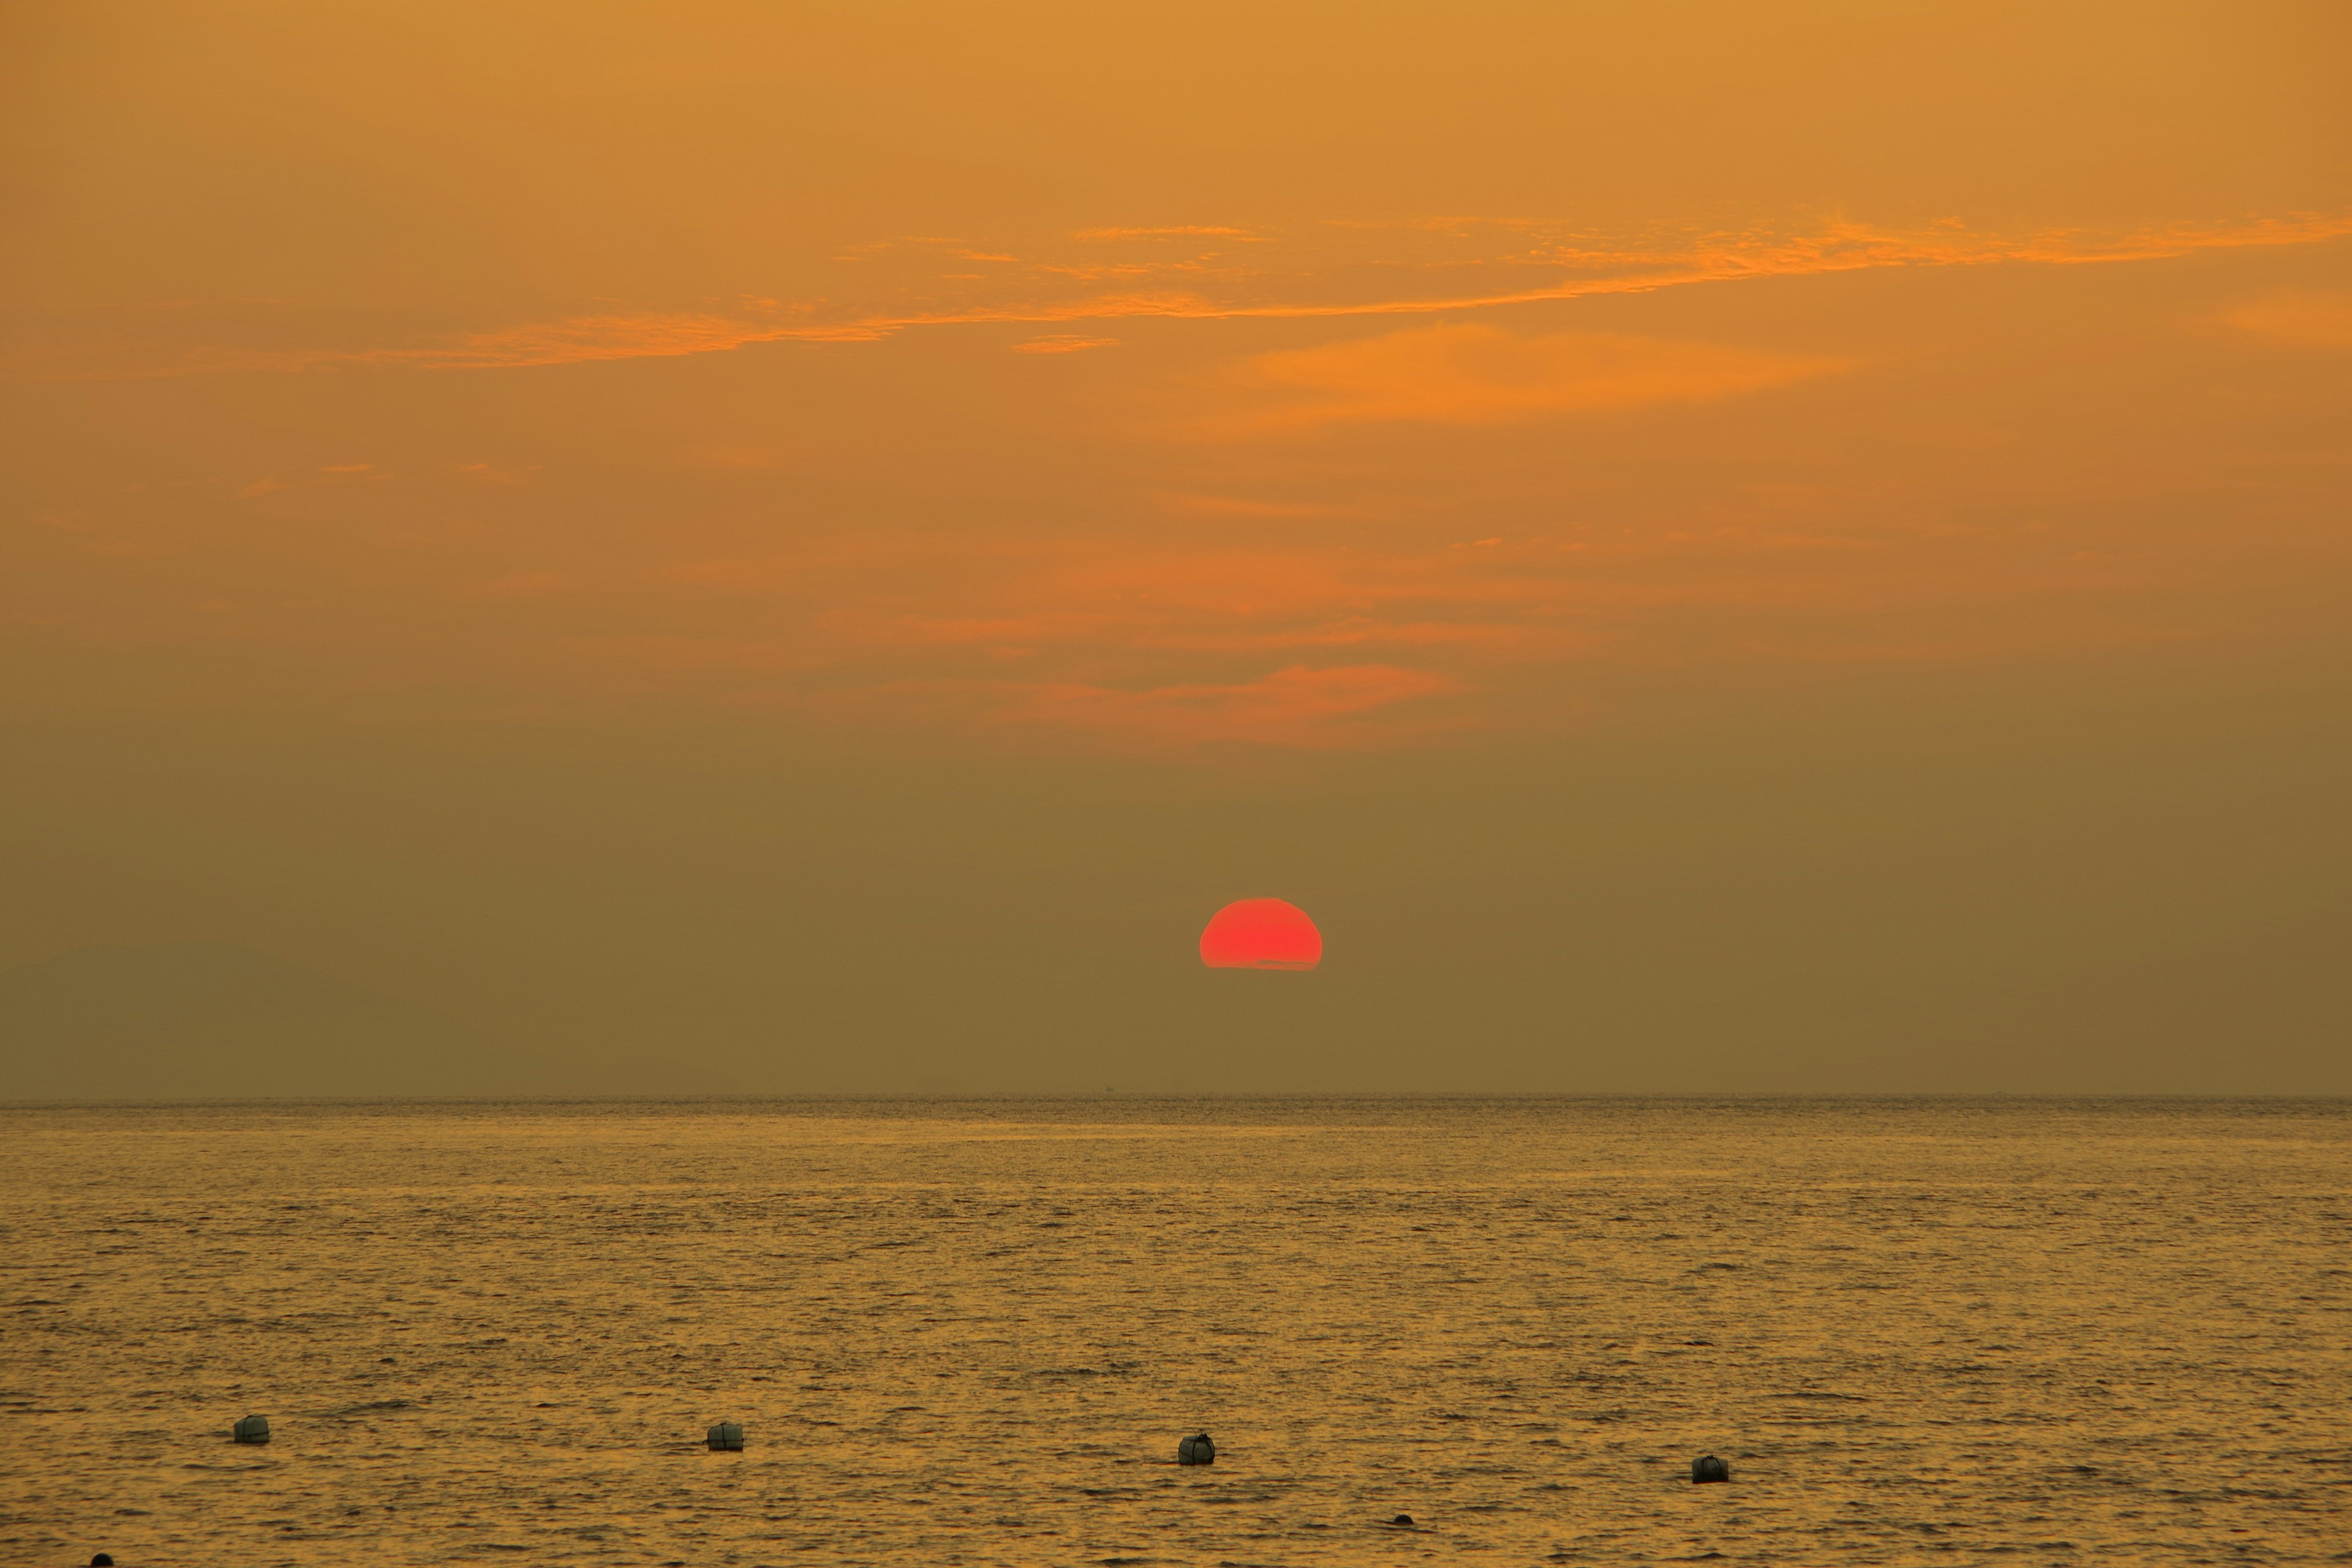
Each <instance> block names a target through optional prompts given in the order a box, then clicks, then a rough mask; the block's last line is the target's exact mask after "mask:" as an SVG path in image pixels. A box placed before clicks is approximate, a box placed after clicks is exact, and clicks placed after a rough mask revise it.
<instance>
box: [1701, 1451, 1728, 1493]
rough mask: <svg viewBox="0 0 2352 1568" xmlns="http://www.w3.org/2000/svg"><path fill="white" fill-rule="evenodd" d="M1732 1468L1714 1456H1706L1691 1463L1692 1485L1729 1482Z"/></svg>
mask: <svg viewBox="0 0 2352 1568" xmlns="http://www.w3.org/2000/svg"><path fill="white" fill-rule="evenodd" d="M1729 1479H1731V1467H1730V1466H1729V1465H1727V1464H1725V1463H1724V1462H1723V1461H1722V1460H1721V1459H1718V1458H1716V1457H1715V1456H1714V1455H1713V1454H1705V1455H1702V1456H1700V1457H1699V1458H1696V1459H1693V1460H1692V1461H1691V1485H1693V1486H1695V1487H1696V1486H1702V1485H1704V1484H1706V1482H1708V1481H1727V1480H1729Z"/></svg>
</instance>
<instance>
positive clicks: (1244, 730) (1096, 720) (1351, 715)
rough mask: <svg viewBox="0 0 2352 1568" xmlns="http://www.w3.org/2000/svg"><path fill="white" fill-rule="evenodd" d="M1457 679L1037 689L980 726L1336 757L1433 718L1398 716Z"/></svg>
mask: <svg viewBox="0 0 2352 1568" xmlns="http://www.w3.org/2000/svg"><path fill="white" fill-rule="evenodd" d="M1461 689H1462V686H1461V683H1460V682H1459V681H1456V680H1454V679H1449V678H1447V677H1445V676H1442V675H1437V674H1433V673H1432V672H1430V671H1427V670H1419V669H1405V668H1398V667H1396V666H1394V665H1385V664H1363V665H1341V666H1338V667H1336V668H1326V669H1315V668H1308V667H1307V666H1305V665H1293V666H1291V667H1289V668H1285V669H1278V670H1276V671H1274V672H1273V673H1271V674H1269V675H1265V676H1263V677H1261V678H1259V679H1255V680H1250V681H1243V682H1237V683H1233V684H1226V685H1213V684H1193V685H1181V686H1156V687H1149V688H1145V689H1134V690H1129V689H1118V688H1115V687H1107V686H1088V685H1078V684H1041V685H1034V686H1028V687H1016V688H1011V689H1006V690H1004V692H1003V700H1001V701H999V702H997V703H995V704H992V705H991V706H990V707H989V708H987V709H986V710H985V712H986V719H987V721H989V722H991V723H993V724H997V725H1003V726H1013V727H1019V728H1044V729H1058V730H1066V731H1081V732H1084V733H1087V734H1088V735H1092V736H1095V737H1097V738H1101V739H1106V740H1109V741H1111V742H1118V743H1125V744H1129V745H1134V746H1142V747H1147V748H1151V749H1160V748H1167V747H1179V748H1181V747H1192V746H1201V745H1213V744H1219V743H1227V744H1230V743H1243V744H1253V745H1272V746H1282V747H1288V748H1305V749H1309V750H1339V749H1346V748H1351V747H1358V746H1366V745H1377V744H1387V743H1392V742H1395V741H1397V740H1399V739H1403V738H1410V736H1411V735H1412V734H1418V733H1426V732H1427V731H1429V730H1430V729H1431V728H1432V727H1433V726H1435V725H1437V724H1439V723H1441V722H1442V720H1441V719H1440V718H1439V717H1438V716H1437V715H1434V714H1430V713H1419V714H1413V713H1406V712H1400V711H1399V710H1400V709H1410V708H1411V707H1412V704H1414V702H1415V701H1416V700H1420V699H1426V698H1432V697H1442V696H1445V695H1449V694H1451V693H1454V692H1456V691H1459V690H1461Z"/></svg>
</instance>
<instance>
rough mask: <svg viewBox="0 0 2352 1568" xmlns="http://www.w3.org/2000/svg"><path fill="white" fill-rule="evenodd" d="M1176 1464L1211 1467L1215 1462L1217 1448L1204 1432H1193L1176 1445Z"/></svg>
mask: <svg viewBox="0 0 2352 1568" xmlns="http://www.w3.org/2000/svg"><path fill="white" fill-rule="evenodd" d="M1176 1462H1177V1463H1178V1464H1180V1465H1213V1464H1215V1463H1216V1462H1217V1446H1216V1445H1215V1444H1214V1443H1212V1442H1211V1441H1209V1435H1208V1434H1207V1433H1206V1432H1195V1433H1193V1434H1192V1436H1190V1437H1187V1438H1185V1439H1184V1440H1183V1441H1182V1442H1181V1443H1179V1444H1177V1445H1176Z"/></svg>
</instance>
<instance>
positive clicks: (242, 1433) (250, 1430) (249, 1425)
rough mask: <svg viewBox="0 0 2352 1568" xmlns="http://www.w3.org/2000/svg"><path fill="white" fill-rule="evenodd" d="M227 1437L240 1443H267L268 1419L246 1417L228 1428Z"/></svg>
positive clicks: (259, 1416)
mask: <svg viewBox="0 0 2352 1568" xmlns="http://www.w3.org/2000/svg"><path fill="white" fill-rule="evenodd" d="M228 1435H229V1436H232V1437H234V1438H236V1440H237V1441H238V1442H240V1443H267V1442H268V1441H269V1417H268V1416H267V1415H248V1416H247V1417H246V1418H245V1419H244V1420H242V1421H239V1422H238V1423H237V1424H236V1426H232V1427H230V1428H229V1429H228Z"/></svg>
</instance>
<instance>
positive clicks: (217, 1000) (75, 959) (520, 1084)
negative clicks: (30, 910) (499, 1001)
mask: <svg viewBox="0 0 2352 1568" xmlns="http://www.w3.org/2000/svg"><path fill="white" fill-rule="evenodd" d="M550 1078H551V1074H550V1073H549V1072H548V1071H547V1069H546V1068H545V1067H544V1065H543V1064H541V1063H540V1062H538V1061H536V1060H534V1059H533V1058H529V1057H526V1056H523V1055H522V1054H521V1053H520V1052H516V1051H510V1050H507V1049H504V1048H502V1047H498V1046H494V1045H492V1044H490V1043H489V1042H488V1041H486V1040H484V1039H482V1038H481V1037H479V1036H478V1035H476V1034H475V1033H474V1032H473V1031H471V1030H470V1029H468V1028H467V1027H466V1026H464V1025H462V1024H459V1023H457V1021H456V1020H455V1019H451V1018H446V1017H443V1016H441V1015H439V1014H437V1013H434V1012H431V1011H429V1010H427V1009H425V1008H422V1007H417V1006H414V1005H409V1004H407V1003H404V1002H399V1001H395V1000H394V999H393V998H391V997H387V996H380V995H377V994H374V993H373V992H370V991H367V990H364V989H362V987H360V986H357V985H353V984H350V983H348V982H346V981H341V980H338V979H336V978H334V977H333V976H332V975H328V974H321V973H318V972H317V971H315V970H310V969H305V968H303V967H302V966H301V965H299V964H295V963H287V962H286V961H285V960H283V959H279V958H273V957H271V956H270V955H268V953H263V952H254V951H252V950H251V949H249V948H243V947H233V946H229V945H227V944H226V943H218V942H185V943H173V944H170V945H166V946H155V947H89V948H81V949H79V950H77V951H75V952H68V953H63V954H60V955H59V956H58V957H56V958H52V959H49V960H47V961H46V962H44V963H34V964H27V965H26V966H24V967H23V968H19V969H10V970H0V1100H214V1099H221V1100H231V1099H234V1100H243V1099H257V1098H280V1097H283V1098H305V1097H312V1096H373V1095H425V1096H431V1095H496V1094H520V1093H530V1092H534V1091H539V1092H544V1091H545V1090H546V1089H548V1088H549V1087H550V1083H549V1079H550Z"/></svg>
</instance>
